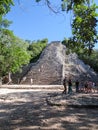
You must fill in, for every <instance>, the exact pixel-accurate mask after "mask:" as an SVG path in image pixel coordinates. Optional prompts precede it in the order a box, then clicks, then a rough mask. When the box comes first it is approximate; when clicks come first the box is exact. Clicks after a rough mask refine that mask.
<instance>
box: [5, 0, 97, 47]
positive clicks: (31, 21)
mask: <svg viewBox="0 0 98 130" xmlns="http://www.w3.org/2000/svg"><path fill="white" fill-rule="evenodd" d="M14 1H15V6H14V7H12V8H11V11H10V12H9V13H8V14H7V15H6V18H7V19H8V20H11V21H13V23H12V24H11V26H10V27H9V29H10V30H12V31H13V32H14V34H15V35H16V36H18V37H20V38H22V39H24V40H31V41H34V40H41V39H43V38H48V40H49V42H51V41H62V40H63V39H64V38H65V37H66V38H68V37H71V26H70V24H71V18H72V16H71V15H72V14H71V13H70V14H66V12H60V13H59V14H55V13H53V12H52V11H50V10H49V8H48V7H47V6H45V4H43V3H40V4H36V3H35V2H33V1H32V0H20V3H18V2H17V1H18V0H14ZM42 1H43V0H42ZM60 1H61V0H58V3H57V0H54V5H55V6H56V7H57V8H58V9H59V7H60ZM95 2H96V4H97V5H98V1H97V0H95ZM96 48H98V44H97V45H96Z"/></svg>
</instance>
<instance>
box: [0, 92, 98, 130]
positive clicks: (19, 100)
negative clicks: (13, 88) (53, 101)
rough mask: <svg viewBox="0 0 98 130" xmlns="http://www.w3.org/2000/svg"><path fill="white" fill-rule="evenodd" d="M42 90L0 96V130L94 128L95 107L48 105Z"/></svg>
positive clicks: (96, 121) (97, 123)
mask: <svg viewBox="0 0 98 130" xmlns="http://www.w3.org/2000/svg"><path fill="white" fill-rule="evenodd" d="M47 96H48V94H47V93H43V92H18V93H10V94H6V95H0V130H39V129H42V130H44V129H46V130H49V129H50V130H63V129H64V130H92V129H94V130H97V129H98V109H89V108H72V107H64V106H49V105H47V102H46V98H47Z"/></svg>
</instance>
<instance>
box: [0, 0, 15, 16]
mask: <svg viewBox="0 0 98 130" xmlns="http://www.w3.org/2000/svg"><path fill="white" fill-rule="evenodd" d="M12 5H14V2H13V0H0V17H2V16H3V15H5V14H6V13H8V12H9V11H10V8H11V6H12Z"/></svg>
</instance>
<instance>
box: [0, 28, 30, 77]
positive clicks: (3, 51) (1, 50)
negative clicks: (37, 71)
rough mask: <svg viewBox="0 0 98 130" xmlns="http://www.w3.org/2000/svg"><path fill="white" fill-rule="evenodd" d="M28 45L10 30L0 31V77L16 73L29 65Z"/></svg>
mask: <svg viewBox="0 0 98 130" xmlns="http://www.w3.org/2000/svg"><path fill="white" fill-rule="evenodd" d="M27 48H28V44H27V43H26V42H24V41H23V40H21V39H19V38H17V37H15V36H14V34H13V32H11V31H9V30H2V31H0V76H3V75H6V74H8V73H9V72H13V73H14V72H16V71H18V70H20V68H21V67H22V66H23V65H25V64H27V63H29V60H30V54H29V53H28V51H27Z"/></svg>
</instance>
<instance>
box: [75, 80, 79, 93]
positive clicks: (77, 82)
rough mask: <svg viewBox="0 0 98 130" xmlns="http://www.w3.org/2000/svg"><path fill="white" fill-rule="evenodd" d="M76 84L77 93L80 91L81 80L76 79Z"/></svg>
mask: <svg viewBox="0 0 98 130" xmlns="http://www.w3.org/2000/svg"><path fill="white" fill-rule="evenodd" d="M75 86H76V93H77V92H79V81H78V80H76V82H75Z"/></svg>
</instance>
